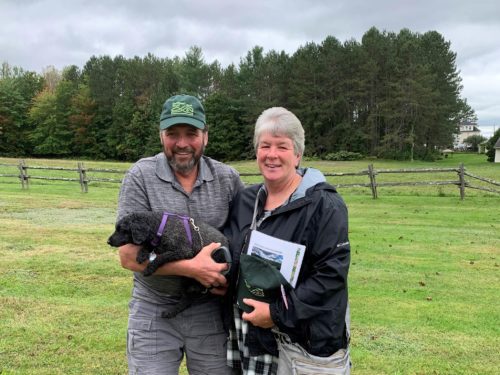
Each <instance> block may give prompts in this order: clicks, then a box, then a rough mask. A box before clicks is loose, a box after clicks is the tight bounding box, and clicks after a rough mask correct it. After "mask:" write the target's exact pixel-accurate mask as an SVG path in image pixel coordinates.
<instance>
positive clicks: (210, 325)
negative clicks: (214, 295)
mask: <svg viewBox="0 0 500 375" xmlns="http://www.w3.org/2000/svg"><path fill="white" fill-rule="evenodd" d="M129 307H130V315H129V322H128V333H127V358H128V366H129V374H140V375H146V374H151V375H160V374H161V375H174V374H178V373H179V366H180V364H181V361H182V359H183V357H184V355H186V365H187V369H188V372H189V374H191V375H201V374H210V375H214V374H217V375H219V374H221V375H224V374H232V370H231V368H230V367H228V366H227V361H226V345H227V341H226V337H227V336H226V333H225V331H224V328H223V325H222V319H221V307H220V303H219V301H217V299H209V300H206V301H204V302H197V303H193V305H191V306H190V307H188V308H187V309H186V310H184V311H182V312H181V313H179V314H178V315H177V316H175V317H174V318H171V319H166V318H162V317H161V313H162V312H163V311H165V310H171V309H172V306H169V305H157V304H153V303H149V302H146V301H143V300H138V299H135V298H132V300H131V301H130V305H129Z"/></svg>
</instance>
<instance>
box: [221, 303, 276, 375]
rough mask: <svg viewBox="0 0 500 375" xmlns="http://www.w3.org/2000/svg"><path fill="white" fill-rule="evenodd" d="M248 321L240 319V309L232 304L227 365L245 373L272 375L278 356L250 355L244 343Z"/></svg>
mask: <svg viewBox="0 0 500 375" xmlns="http://www.w3.org/2000/svg"><path fill="white" fill-rule="evenodd" d="M247 332H248V323H247V322H246V321H244V320H242V319H241V311H240V309H239V308H238V307H237V306H236V305H234V327H232V328H231V330H230V331H229V342H228V344H227V363H228V366H230V367H232V368H234V369H237V370H242V371H243V374H245V375H274V374H276V372H277V371H278V357H274V356H272V355H271V354H263V355H259V356H254V357H250V356H249V350H248V347H247V346H246V345H245V341H246V335H247Z"/></svg>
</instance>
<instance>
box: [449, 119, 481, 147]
mask: <svg viewBox="0 0 500 375" xmlns="http://www.w3.org/2000/svg"><path fill="white" fill-rule="evenodd" d="M459 131H460V132H459V133H458V134H456V135H455V140H454V142H453V148H454V149H455V150H467V147H469V145H468V144H466V143H464V139H466V138H467V137H470V136H471V135H481V130H479V128H478V127H477V124H475V123H473V122H470V121H465V122H463V123H461V124H460V125H459Z"/></svg>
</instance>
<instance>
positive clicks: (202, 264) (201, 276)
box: [118, 243, 228, 294]
mask: <svg viewBox="0 0 500 375" xmlns="http://www.w3.org/2000/svg"><path fill="white" fill-rule="evenodd" d="M219 247H220V243H211V244H210V245H207V246H205V247H204V248H202V249H201V251H200V252H199V253H198V254H197V255H196V256H195V257H194V258H191V259H183V260H177V261H174V262H168V263H166V264H164V265H162V266H161V267H159V268H158V270H157V271H156V272H155V273H154V274H155V275H163V276H186V277H190V278H192V279H195V280H196V281H198V282H199V283H200V284H202V285H203V286H204V287H205V288H212V287H214V288H213V289H211V292H212V293H214V294H224V293H225V288H226V286H227V280H226V278H225V277H224V276H223V275H222V274H221V272H222V271H224V270H226V269H227V267H228V266H227V263H217V262H215V261H214V260H213V259H212V252H213V251H214V250H215V249H217V248H219ZM139 249H140V246H138V245H134V244H126V245H123V246H120V248H119V249H118V255H119V256H120V263H121V265H122V267H123V268H126V269H128V270H130V271H134V272H142V271H144V269H145V268H146V266H147V262H144V263H142V264H139V263H137V261H136V257H137V252H138V251H139ZM222 291H224V292H223V293H222Z"/></svg>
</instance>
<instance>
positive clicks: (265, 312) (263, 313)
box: [241, 298, 274, 328]
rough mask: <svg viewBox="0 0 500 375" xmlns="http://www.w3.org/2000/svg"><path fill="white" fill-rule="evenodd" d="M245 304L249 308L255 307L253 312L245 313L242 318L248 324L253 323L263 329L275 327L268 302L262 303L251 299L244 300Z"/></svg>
mask: <svg viewBox="0 0 500 375" xmlns="http://www.w3.org/2000/svg"><path fill="white" fill-rule="evenodd" d="M243 303H245V304H247V305H248V306H251V307H253V311H252V312H249V313H247V312H244V313H243V315H242V316H241V318H242V319H243V320H246V321H247V322H250V323H252V324H253V325H254V326H256V327H261V328H271V327H273V326H274V322H273V320H272V319H271V310H270V309H269V304H268V303H266V302H260V301H257V300H254V299H250V298H243Z"/></svg>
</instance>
